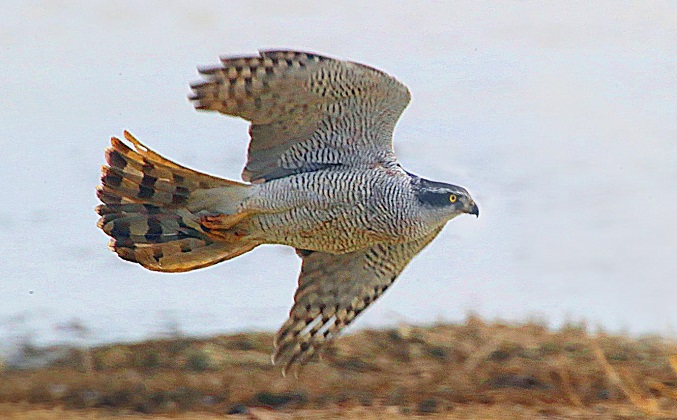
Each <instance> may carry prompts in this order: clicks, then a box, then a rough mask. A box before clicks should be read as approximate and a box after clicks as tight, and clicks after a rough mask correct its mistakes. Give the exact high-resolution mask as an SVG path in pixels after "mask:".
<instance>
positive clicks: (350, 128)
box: [190, 51, 410, 181]
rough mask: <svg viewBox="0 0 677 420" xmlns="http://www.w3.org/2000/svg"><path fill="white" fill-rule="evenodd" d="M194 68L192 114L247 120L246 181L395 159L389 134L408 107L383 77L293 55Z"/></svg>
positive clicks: (397, 86) (402, 91)
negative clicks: (211, 113)
mask: <svg viewBox="0 0 677 420" xmlns="http://www.w3.org/2000/svg"><path fill="white" fill-rule="evenodd" d="M221 61H222V64H221V65H218V66H214V67H209V68H202V69H200V70H199V71H200V73H201V74H202V75H203V77H204V80H202V81H199V82H196V83H193V84H192V85H191V87H192V89H193V94H192V95H191V97H190V99H191V100H193V101H194V105H195V108H197V109H204V110H213V111H218V112H221V113H223V114H228V115H234V116H238V117H242V118H244V119H246V120H249V121H251V123H252V124H251V127H250V136H251V141H250V143H249V156H248V160H247V166H246V167H245V169H244V171H243V172H242V178H243V179H244V180H245V181H257V180H270V179H275V178H281V177H284V176H287V175H290V174H294V173H299V172H305V171H313V170H317V169H320V168H323V167H327V166H330V165H337V164H342V165H352V164H360V163H373V162H379V161H384V160H394V153H393V149H392V134H393V129H394V127H395V124H396V122H397V120H398V119H399V117H400V115H401V114H402V111H404V108H406V106H407V104H408V103H409V100H410V94H409V90H408V89H407V87H406V86H405V85H403V84H402V83H400V82H398V81H397V80H396V79H394V78H393V77H390V76H388V75H387V74H385V73H383V72H381V71H379V70H376V69H373V68H371V67H367V66H365V65H362V64H357V63H353V62H349V61H341V60H336V59H332V58H328V57H323V56H320V55H317V54H311V53H304V52H298V51H261V52H260V56H248V57H224V58H222V59H221Z"/></svg>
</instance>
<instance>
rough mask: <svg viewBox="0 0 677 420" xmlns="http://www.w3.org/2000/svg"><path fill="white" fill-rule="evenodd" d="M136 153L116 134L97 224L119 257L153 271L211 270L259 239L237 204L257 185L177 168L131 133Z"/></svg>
mask: <svg viewBox="0 0 677 420" xmlns="http://www.w3.org/2000/svg"><path fill="white" fill-rule="evenodd" d="M124 135H125V139H127V140H128V141H129V142H131V143H132V144H133V145H134V148H135V149H136V150H132V149H131V148H130V147H128V146H127V145H125V144H124V143H123V142H122V141H121V140H119V139H117V138H115V137H113V138H112V139H111V145H112V147H110V148H108V149H106V162H107V164H108V166H104V167H102V176H101V186H99V187H98V188H97V195H98V197H99V199H100V200H101V202H102V203H103V204H101V205H99V206H98V207H97V208H96V211H97V213H98V214H99V215H100V216H101V218H100V219H99V221H98V223H97V226H98V227H99V228H101V229H102V230H103V231H104V232H105V233H106V234H107V235H109V236H110V237H111V238H112V239H111V241H110V243H109V247H110V248H111V250H113V251H114V252H116V253H117V254H118V255H119V256H120V258H122V259H125V260H127V261H132V262H136V263H139V264H141V265H142V266H144V267H146V268H148V269H150V270H154V271H168V272H180V271H189V270H193V269H196V268H201V267H207V266H210V265H213V264H216V263H218V262H221V261H224V260H227V259H230V258H233V257H236V256H238V255H241V254H243V253H245V252H247V251H250V250H251V249H253V248H254V247H256V246H257V245H259V244H260V243H261V242H260V241H259V240H257V239H256V238H255V235H253V233H254V232H252V225H251V224H250V223H248V221H249V217H250V216H251V213H248V212H245V211H242V210H241V208H240V204H241V203H242V202H243V201H244V200H246V199H247V198H248V197H249V196H250V195H251V194H252V188H253V186H251V185H247V184H242V183H239V182H235V181H229V180H227V179H223V178H217V177H214V176H211V175H207V174H204V173H200V172H197V171H194V170H192V169H188V168H186V167H183V166H180V165H178V164H176V163H174V162H172V161H170V160H167V159H165V158H163V157H162V156H160V155H158V154H157V153H155V152H153V151H152V150H150V149H148V148H147V147H146V146H144V145H143V144H141V143H140V142H139V141H138V140H136V139H135V138H134V137H133V136H132V135H131V134H129V133H128V132H127V131H125V133H124Z"/></svg>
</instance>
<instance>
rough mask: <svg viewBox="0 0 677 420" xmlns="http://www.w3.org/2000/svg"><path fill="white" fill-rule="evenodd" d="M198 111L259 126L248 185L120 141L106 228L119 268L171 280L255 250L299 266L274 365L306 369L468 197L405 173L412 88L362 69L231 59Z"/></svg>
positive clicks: (111, 166)
mask: <svg viewBox="0 0 677 420" xmlns="http://www.w3.org/2000/svg"><path fill="white" fill-rule="evenodd" d="M199 72H200V73H201V75H202V77H203V79H202V80H201V81H199V82H197V83H193V84H192V85H191V88H192V90H193V93H192V95H191V96H190V100H192V101H193V104H194V106H195V108H196V109H198V110H208V111H218V112H220V113H222V114H226V115H232V116H237V117H241V118H244V119H245V120H248V121H250V122H251V126H250V129H249V135H250V138H251V139H250V142H249V151H248V158H247V163H246V167H245V168H244V171H243V173H242V178H243V180H244V181H245V182H244V183H241V182H236V181H231V180H227V179H223V178H218V177H215V176H211V175H207V174H204V173H200V172H197V171H194V170H192V169H189V168H186V167H184V166H181V165H178V164H177V163H174V162H172V161H170V160H168V159H165V158H164V157H162V156H160V155H159V154H157V153H155V152H153V151H152V150H150V149H149V148H148V147H146V146H144V145H143V144H141V143H140V142H139V141H138V140H136V139H135V138H134V137H132V135H131V134H129V133H127V132H125V134H124V137H125V138H126V140H127V141H128V142H130V143H131V144H132V145H133V148H132V147H129V146H128V145H127V144H126V143H125V142H123V141H121V140H119V139H117V138H112V140H111V143H112V146H111V147H110V148H108V149H107V150H106V162H107V165H106V166H104V167H103V168H102V177H101V185H100V186H99V187H98V190H97V194H98V197H99V199H100V200H101V202H102V203H103V204H101V205H99V206H98V207H97V212H98V214H99V215H100V219H99V221H98V226H99V227H100V228H101V229H102V230H103V231H104V232H105V233H106V234H108V235H109V236H111V238H112V239H111V241H110V244H109V246H110V248H111V249H112V250H113V251H114V252H116V253H117V254H118V255H119V256H120V257H121V258H122V259H125V260H127V261H132V262H135V263H138V264H140V265H142V266H143V267H145V268H147V269H150V270H154V271H164V272H180V271H189V270H194V269H197V268H201V267H207V266H210V265H213V264H216V263H218V262H221V261H225V260H228V259H230V258H233V257H236V256H238V255H241V254H244V253H245V252H248V251H251V250H252V249H254V248H255V247H256V246H258V245H260V244H282V245H288V246H292V247H294V248H295V249H296V251H297V254H298V255H299V256H300V257H301V258H302V259H303V263H302V267H301V274H300V276H299V279H298V289H297V290H296V293H295V296H294V304H293V307H292V309H291V311H290V313H289V318H288V319H287V321H286V322H285V323H284V324H283V325H282V327H281V328H280V330H279V331H278V332H277V334H276V337H275V342H274V352H273V355H272V361H273V363H274V364H277V365H280V366H282V368H283V373H285V372H286V371H287V370H288V369H289V368H290V367H292V366H294V367H295V369H297V368H298V367H300V366H302V365H303V364H305V363H307V362H308V361H309V360H310V359H311V358H312V356H313V355H314V354H316V353H317V352H318V350H319V349H321V348H322V346H323V345H325V344H326V343H327V342H328V341H329V340H331V339H332V338H334V337H335V336H336V335H337V334H338V333H339V331H341V330H342V329H343V328H344V327H345V326H347V325H348V324H350V322H351V321H353V319H355V317H356V316H357V315H359V314H360V313H361V312H362V311H363V310H364V309H365V308H366V307H367V306H369V305H370V304H371V303H372V302H374V301H375V300H376V299H378V298H379V296H381V295H382V294H383V292H385V291H386V289H388V287H390V285H391V284H392V283H393V281H394V280H395V279H396V278H397V276H398V275H399V274H400V272H401V271H402V270H403V269H404V268H405V266H406V265H407V264H408V263H409V261H410V260H411V259H412V258H413V257H414V256H416V255H417V254H418V253H419V252H421V250H422V249H423V248H424V247H425V246H426V245H428V243H429V242H430V241H432V240H433V238H435V236H436V235H437V234H438V233H439V232H440V230H441V229H442V228H443V227H444V225H445V224H446V223H447V222H448V221H449V220H451V219H452V218H454V217H456V216H458V215H459V214H463V213H466V214H473V215H475V216H478V215H479V210H478V207H477V205H476V204H475V201H474V200H473V199H472V198H471V196H470V194H469V193H468V191H467V190H466V189H464V188H462V187H459V186H456V185H452V184H446V183H443V182H434V181H429V180H427V179H424V178H421V177H419V176H417V175H414V174H412V173H409V172H407V171H406V170H404V169H403V168H402V166H401V165H400V164H399V163H398V161H397V158H396V157H395V154H394V151H393V147H392V135H393V129H394V127H395V124H396V122H397V120H398V118H399V117H400V114H402V112H403V111H404V109H405V107H406V106H407V104H408V103H409V100H410V93H409V90H408V89H407V87H406V86H405V85H404V84H402V83H400V82H399V81H397V80H396V79H395V78H393V77H390V76H388V75H387V74H385V73H384V72H382V71H379V70H376V69H374V68H372V67H368V66H365V65H362V64H358V63H354V62H349V61H343V60H338V59H333V58H329V57H325V56H322V55H318V54H312V53H306V52H299V51H261V52H260V54H259V55H258V56H244V57H224V58H222V59H221V63H220V64H219V65H216V66H212V67H205V68H201V69H199Z"/></svg>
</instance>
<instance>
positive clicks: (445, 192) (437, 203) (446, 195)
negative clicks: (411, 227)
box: [412, 175, 480, 222]
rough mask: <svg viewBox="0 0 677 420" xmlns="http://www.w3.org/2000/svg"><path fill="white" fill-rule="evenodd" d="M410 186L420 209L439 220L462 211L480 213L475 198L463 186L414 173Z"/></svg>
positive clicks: (448, 218)
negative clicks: (429, 178)
mask: <svg viewBox="0 0 677 420" xmlns="http://www.w3.org/2000/svg"><path fill="white" fill-rule="evenodd" d="M412 187H413V190H414V194H415V195H416V198H417V199H418V204H419V205H420V206H421V208H422V210H423V211H424V212H426V213H429V214H430V215H431V216H434V217H435V218H436V219H440V221H444V222H446V221H448V220H451V219H453V218H454V217H456V216H458V215H459V214H463V213H467V214H474V215H475V216H477V217H479V215H480V210H479V208H478V207H477V204H476V203H475V200H473V199H472V197H471V196H470V193H468V191H467V190H466V189H465V188H463V187H459V186H458V185H452V184H446V183H444V182H435V181H429V180H427V179H424V178H421V177H418V176H415V175H413V176H412Z"/></svg>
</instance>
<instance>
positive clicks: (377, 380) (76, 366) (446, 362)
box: [0, 317, 677, 418]
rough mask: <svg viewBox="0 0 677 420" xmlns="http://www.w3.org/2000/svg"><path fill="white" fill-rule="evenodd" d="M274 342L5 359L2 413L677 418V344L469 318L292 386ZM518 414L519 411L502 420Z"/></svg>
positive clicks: (364, 348) (341, 349)
mask: <svg viewBox="0 0 677 420" xmlns="http://www.w3.org/2000/svg"><path fill="white" fill-rule="evenodd" d="M272 336H273V335H272V333H241V334H233V335H223V336H215V337H210V338H200V339H197V338H190V337H185V336H176V337H171V338H164V339H156V340H148V341H144V342H138V343H131V344H109V345H101V346H93V347H82V346H52V347H48V348H39V347H30V346H29V347H26V348H24V349H23V359H22V360H21V359H20V358H17V357H15V358H14V359H13V360H7V359H5V361H4V365H3V367H2V371H1V373H0V414H2V413H3V410H5V411H4V412H5V413H12V412H16V413H19V412H21V410H24V411H26V410H28V411H29V412H30V411H31V410H46V411H47V412H50V410H56V411H55V412H61V413H62V414H63V413H69V414H68V415H69V417H70V416H71V414H72V416H73V417H74V418H75V417H77V415H80V414H82V415H83V416H84V415H92V413H99V414H102V415H103V414H106V413H108V414H110V413H114V414H130V415H134V414H136V415H142V414H143V415H158V416H159V415H168V414H171V415H187V413H198V414H199V415H204V416H207V417H205V418H209V417H208V416H209V415H217V414H218V415H223V414H238V413H239V414H249V415H250V416H253V418H259V417H257V416H259V414H261V413H264V414H265V413H268V414H267V415H269V414H270V413H273V414H274V415H275V416H277V415H292V416H294V415H301V416H304V417H305V416H309V417H316V418H331V417H332V416H334V415H336V413H341V414H342V415H345V416H348V417H351V416H355V418H359V417H360V416H363V415H365V413H366V414H367V415H371V416H375V417H373V418H378V417H379V416H383V415H389V414H390V415H395V416H407V415H412V414H434V413H436V414H439V415H453V416H454V417H459V418H463V416H464V415H465V414H463V415H462V413H466V414H467V415H468V416H470V417H469V418H472V414H473V413H474V414H475V415H479V414H478V413H484V414H483V416H485V417H486V418H521V417H520V416H521V415H527V414H528V415H559V416H564V417H567V416H575V415H579V416H584V417H585V416H590V415H591V414H595V416H601V417H605V416H606V417H608V418H612V417H613V416H616V415H676V414H677V342H675V340H668V339H665V338H662V337H659V336H645V337H642V338H629V337H627V336H621V335H608V334H605V333H602V332H598V333H596V334H589V333H588V332H587V331H586V327H585V325H568V326H566V327H563V328H560V329H558V330H550V329H548V328H547V327H545V326H544V325H541V324H538V323H536V322H532V323H527V324H505V323H486V322H484V321H482V320H481V319H479V318H477V317H469V318H468V319H467V320H466V322H465V323H462V324H440V325H432V326H426V327H418V326H413V325H401V326H399V327H397V328H392V329H383V330H363V331H358V332H355V333H352V334H348V335H345V336H342V337H339V338H338V339H337V340H336V341H335V342H334V343H333V344H332V345H331V346H330V347H329V348H328V349H327V351H326V352H325V353H324V354H323V356H322V359H321V360H320V361H315V362H313V363H310V364H309V365H308V366H306V367H305V368H304V369H302V370H301V371H300V372H299V376H298V378H294V376H293V375H289V376H288V377H286V378H283V377H282V375H281V373H280V371H279V369H278V368H277V367H275V366H272V365H271V364H270V356H269V355H270V352H271V350H272ZM31 360H32V362H31ZM37 360H40V363H36V361H37ZM17 404H19V405H18V406H17ZM17 407H18V408H17ZM501 407H503V408H502V409H501ZM506 407H507V408H506ZM516 407H518V408H519V409H518V411H515V410H516V409H517V408H516ZM12 410H14V411H12ZM16 410H18V411H16ZM64 410H65V411H64ZM83 410H84V411H83ZM261 410H263V411H261ZM492 410H496V411H492ZM506 410H507V411H506ZM520 410H521V411H520ZM492 412H493V414H492ZM508 412H510V413H513V414H512V415H508V417H500V416H501V415H504V414H505V413H508ZM78 413H79V414H78ZM87 413H89V414H87ZM200 413H201V414H200ZM257 413H259V414H257ZM303 413H305V414H303ZM332 413H333V414H332ZM351 413H352V414H351ZM520 413H521V414H520ZM576 413H578V414H576ZM358 414H359V415H358ZM17 415H18V414H17ZM196 415H197V414H196ZM275 416H274V417H275ZM323 416H325V417H323ZM47 418H49V417H47ZM261 418H267V417H265V416H264V417H261ZM367 418H369V417H367ZM524 418H528V417H524Z"/></svg>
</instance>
